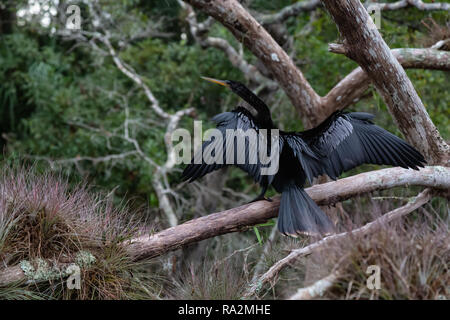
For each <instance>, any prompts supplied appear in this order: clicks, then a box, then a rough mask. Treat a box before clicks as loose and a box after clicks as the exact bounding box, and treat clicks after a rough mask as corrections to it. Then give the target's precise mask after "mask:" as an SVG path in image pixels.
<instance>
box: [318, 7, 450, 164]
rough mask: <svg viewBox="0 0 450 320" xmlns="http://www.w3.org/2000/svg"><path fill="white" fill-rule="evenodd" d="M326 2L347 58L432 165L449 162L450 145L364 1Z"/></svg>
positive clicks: (409, 139)
mask: <svg viewBox="0 0 450 320" xmlns="http://www.w3.org/2000/svg"><path fill="white" fill-rule="evenodd" d="M322 3H323V5H324V6H325V8H326V9H327V11H328V12H329V13H330V15H331V17H332V18H333V20H334V21H335V23H336V25H337V27H338V29H339V32H340V34H341V36H342V37H343V38H344V46H345V49H344V52H345V55H346V56H347V57H349V58H350V59H352V60H354V61H356V62H357V63H358V64H359V65H360V66H361V68H362V69H363V70H364V71H365V72H366V73H367V75H368V76H369V78H370V79H371V80H372V82H373V84H374V86H375V88H376V89H377V90H378V92H379V93H380V94H381V96H382V97H383V99H384V101H385V102H386V104H387V106H388V108H389V111H390V113H391V114H392V116H393V117H394V119H395V121H396V123H397V125H398V127H399V129H400V131H401V132H402V133H403V134H404V135H405V137H406V139H407V140H408V141H409V142H410V143H411V144H413V145H414V146H415V147H416V148H417V149H419V151H421V152H422V153H423V154H424V155H425V156H426V158H427V160H429V162H430V163H448V162H449V161H450V159H449V153H450V148H449V146H448V145H447V143H445V141H444V140H443V139H442V137H441V136H440V134H439V132H438V130H437V129H436V127H435V125H434V124H433V122H432V121H431V119H430V116H429V115H428V113H427V111H426V109H425V107H424V105H423V103H422V101H421V100H420V98H419V96H418V94H417V92H416V90H415V89H414V87H413V85H412V83H411V81H410V80H409V78H408V76H407V75H406V72H405V70H403V68H402V67H401V65H400V63H399V62H398V61H397V59H395V56H394V54H393V53H392V52H391V50H390V49H389V47H388V45H387V44H386V43H385V42H384V40H383V38H382V37H381V35H380V33H379V32H378V30H377V28H376V26H375V25H374V23H373V21H372V19H371V18H370V16H369V14H368V13H367V11H366V9H365V8H364V6H363V5H362V4H361V2H360V1H358V0H335V1H331V0H322Z"/></svg>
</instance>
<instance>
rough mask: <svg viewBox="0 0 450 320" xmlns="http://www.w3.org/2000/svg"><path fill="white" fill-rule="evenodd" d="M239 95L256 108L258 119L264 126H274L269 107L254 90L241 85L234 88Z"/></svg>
mask: <svg viewBox="0 0 450 320" xmlns="http://www.w3.org/2000/svg"><path fill="white" fill-rule="evenodd" d="M233 91H234V92H235V93H236V94H237V95H239V96H240V97H241V98H242V99H244V100H245V101H246V102H248V103H249V104H250V105H251V106H252V107H253V108H255V110H256V112H257V113H258V114H257V115H256V118H257V120H259V122H261V124H263V125H264V126H267V127H270V128H267V129H271V128H272V127H273V122H272V117H271V115H270V110H269V107H268V106H267V105H266V104H265V103H264V101H262V100H261V99H260V98H258V97H257V96H256V95H255V94H254V93H253V92H251V91H250V90H249V89H248V88H247V87H245V86H244V85H241V86H239V87H237V88H234V90H233Z"/></svg>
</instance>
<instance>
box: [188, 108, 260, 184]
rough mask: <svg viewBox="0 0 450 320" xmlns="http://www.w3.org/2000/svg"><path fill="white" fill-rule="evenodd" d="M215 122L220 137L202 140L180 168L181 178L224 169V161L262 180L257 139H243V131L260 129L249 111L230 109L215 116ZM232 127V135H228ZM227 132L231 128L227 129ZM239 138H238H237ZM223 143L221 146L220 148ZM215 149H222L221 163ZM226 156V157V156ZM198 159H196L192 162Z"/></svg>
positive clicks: (192, 177) (256, 179)
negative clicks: (186, 164) (194, 154)
mask: <svg viewBox="0 0 450 320" xmlns="http://www.w3.org/2000/svg"><path fill="white" fill-rule="evenodd" d="M212 120H213V121H214V122H216V123H217V129H218V130H219V131H220V135H221V137H219V138H217V137H214V136H213V137H212V138H211V140H209V141H206V142H204V143H203V145H202V148H201V150H200V151H199V153H198V154H196V156H194V158H193V159H192V161H191V164H189V165H188V166H187V167H186V168H185V169H184V171H183V179H184V180H188V179H189V182H192V181H194V180H196V179H198V178H200V177H203V176H204V175H205V174H207V173H210V172H212V171H214V170H218V169H220V168H223V167H224V166H226V165H227V164H233V165H236V166H237V167H239V168H240V169H242V170H244V171H245V172H247V173H248V174H249V175H250V176H252V177H253V179H254V180H255V181H256V182H260V181H261V168H263V167H264V165H262V164H261V162H260V159H259V157H258V154H259V143H258V139H256V140H255V139H250V138H245V135H246V134H250V131H253V133H256V134H257V133H258V132H259V127H258V125H257V124H256V123H255V121H254V118H253V116H252V114H251V113H250V112H249V111H248V110H247V109H245V108H243V107H238V108H236V109H235V110H233V111H231V112H224V113H221V114H218V115H216V116H215V117H214V118H213V119H212ZM228 129H232V130H234V132H235V133H236V134H235V135H234V136H230V135H228V134H227V130H228ZM229 132H230V131H229ZM240 139H241V140H240ZM220 144H222V147H220ZM214 150H223V152H222V156H221V160H222V161H220V163H218V162H219V161H215V159H216V160H217V157H215V152H214ZM227 156H228V158H227ZM195 160H197V161H195ZM196 162H197V163H196Z"/></svg>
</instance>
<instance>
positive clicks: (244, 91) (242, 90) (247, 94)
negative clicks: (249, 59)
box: [202, 77, 273, 127]
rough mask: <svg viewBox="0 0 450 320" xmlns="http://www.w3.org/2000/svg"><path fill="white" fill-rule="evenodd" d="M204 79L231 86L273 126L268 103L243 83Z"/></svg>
mask: <svg viewBox="0 0 450 320" xmlns="http://www.w3.org/2000/svg"><path fill="white" fill-rule="evenodd" d="M202 79H204V80H206V81H209V82H212V83H217V84H220V85H221V86H224V87H227V88H229V89H230V90H231V91H233V92H234V93H235V94H237V95H238V96H239V97H241V98H242V99H244V100H245V101H246V102H247V103H248V104H249V105H250V106H252V107H253V108H254V109H255V110H256V112H257V114H258V118H259V119H260V120H261V121H262V122H264V123H266V124H267V126H270V127H272V126H273V123H272V118H271V117H270V110H269V108H268V107H267V105H266V104H265V103H264V101H262V100H261V99H260V98H258V97H257V96H256V95H255V94H254V93H253V92H251V91H250V90H249V89H248V88H247V87H246V86H245V85H243V84H242V83H240V82H237V81H233V80H218V79H214V78H208V77H202Z"/></svg>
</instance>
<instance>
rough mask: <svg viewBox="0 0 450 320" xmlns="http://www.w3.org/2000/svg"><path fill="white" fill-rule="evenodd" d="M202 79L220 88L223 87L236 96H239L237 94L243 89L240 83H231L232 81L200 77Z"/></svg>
mask: <svg viewBox="0 0 450 320" xmlns="http://www.w3.org/2000/svg"><path fill="white" fill-rule="evenodd" d="M202 79H203V80H206V81H209V82H212V83H216V84H220V85H221V86H224V87H227V88H229V89H230V90H231V91H233V92H234V93H236V94H238V95H240V94H239V93H240V92H242V91H243V88H245V86H244V85H243V84H242V83H240V82H237V81H233V80H218V79H214V78H209V77H202Z"/></svg>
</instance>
